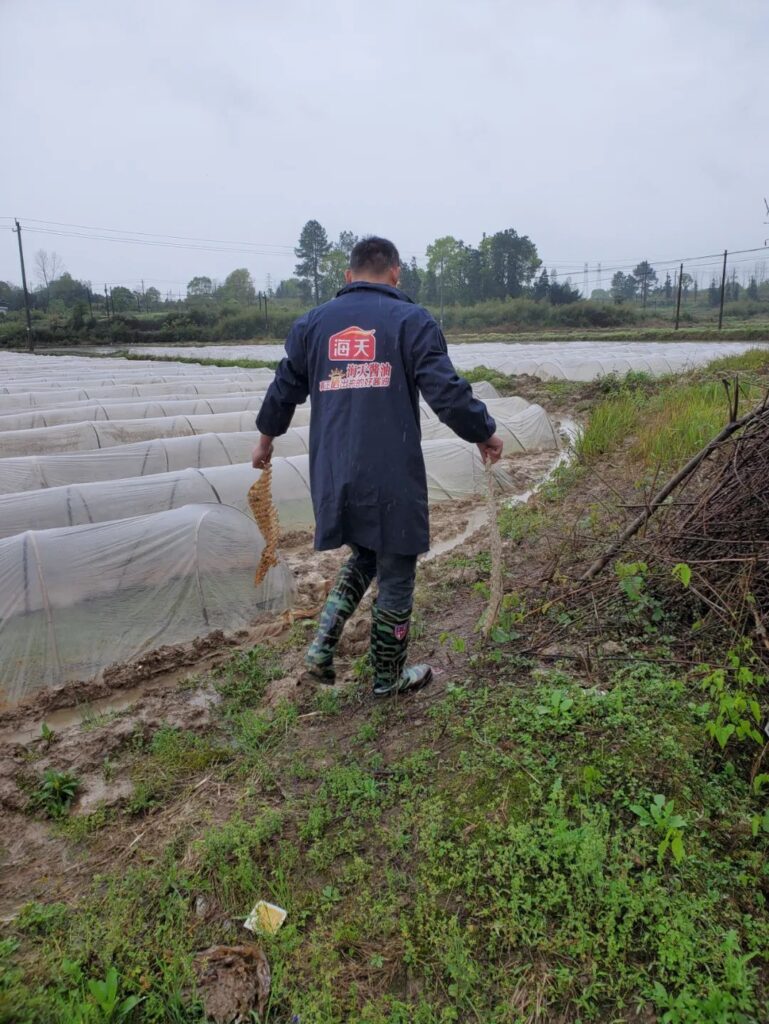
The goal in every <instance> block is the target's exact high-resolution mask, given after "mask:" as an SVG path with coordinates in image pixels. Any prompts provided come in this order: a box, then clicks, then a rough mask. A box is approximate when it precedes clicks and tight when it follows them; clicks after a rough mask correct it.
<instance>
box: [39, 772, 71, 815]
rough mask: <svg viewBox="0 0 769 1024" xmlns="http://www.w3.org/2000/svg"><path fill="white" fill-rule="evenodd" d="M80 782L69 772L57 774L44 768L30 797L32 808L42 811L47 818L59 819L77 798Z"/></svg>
mask: <svg viewBox="0 0 769 1024" xmlns="http://www.w3.org/2000/svg"><path fill="white" fill-rule="evenodd" d="M79 788H80V780H79V779H78V778H77V777H76V776H75V775H72V774H70V772H57V771H55V770H54V769H53V768H46V770H45V771H44V772H43V777H42V779H41V781H40V785H39V786H38V788H37V789H36V790H35V791H34V792H33V794H32V796H31V797H30V803H31V805H32V807H33V808H35V809H38V810H42V811H44V812H45V814H47V815H48V817H49V818H61V817H63V816H64V815H65V814H66V813H67V811H68V810H69V808H70V806H71V804H72V801H73V800H74V799H75V797H76V796H77V791H78V789H79Z"/></svg>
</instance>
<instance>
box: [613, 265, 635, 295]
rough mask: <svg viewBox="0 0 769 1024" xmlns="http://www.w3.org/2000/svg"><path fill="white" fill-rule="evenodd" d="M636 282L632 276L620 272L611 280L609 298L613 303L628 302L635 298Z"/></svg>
mask: <svg viewBox="0 0 769 1024" xmlns="http://www.w3.org/2000/svg"><path fill="white" fill-rule="evenodd" d="M637 292H638V281H636V279H635V278H634V277H633V275H632V274H623V273H622V271H621V270H618V271H617V273H616V274H615V275H614V277H612V279H611V297H612V298H613V299H614V301H615V302H617V303H620V302H628V301H631V300H632V299H634V298H635V297H636V294H637Z"/></svg>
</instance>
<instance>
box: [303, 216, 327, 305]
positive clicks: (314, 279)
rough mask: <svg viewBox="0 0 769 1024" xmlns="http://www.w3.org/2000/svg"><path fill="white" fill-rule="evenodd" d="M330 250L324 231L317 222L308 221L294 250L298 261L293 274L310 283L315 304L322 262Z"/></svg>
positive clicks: (318, 297)
mask: <svg viewBox="0 0 769 1024" xmlns="http://www.w3.org/2000/svg"><path fill="white" fill-rule="evenodd" d="M330 250H331V245H330V243H329V240H328V236H327V235H326V229H325V228H324V227H322V225H321V224H319V223H318V221H317V220H308V221H307V223H306V224H305V226H304V227H303V228H302V233H301V235H300V236H299V245H298V246H297V247H296V249H294V254H295V255H296V257H297V259H298V260H299V262H298V263H297V265H296V270H295V273H296V276H297V277H301V278H304V279H305V280H306V281H309V282H310V283H311V285H312V291H313V295H314V296H315V302H316V304H317V303H318V302H320V286H321V278H322V276H323V271H322V266H321V265H322V261H323V258H324V256H326V255H327V254H328V253H329V251H330Z"/></svg>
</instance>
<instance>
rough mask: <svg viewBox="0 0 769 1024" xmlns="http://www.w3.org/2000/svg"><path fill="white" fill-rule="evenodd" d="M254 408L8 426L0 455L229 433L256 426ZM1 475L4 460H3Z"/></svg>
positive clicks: (298, 419)
mask: <svg viewBox="0 0 769 1024" xmlns="http://www.w3.org/2000/svg"><path fill="white" fill-rule="evenodd" d="M254 420H255V414H254V412H220V413H216V414H215V415H210V416H163V417H160V418H158V419H146V420H111V421H110V420H104V421H102V422H97V423H94V422H88V423H64V424H62V425H61V426H59V427H39V428H37V429H36V430H5V431H3V432H2V433H0V459H4V458H10V457H11V456H15V455H39V454H41V453H44V452H68V451H69V452H79V451H89V450H91V449H93V448H111V447H113V446H114V445H118V444H132V443H134V442H135V441H151V440H152V439H153V438H155V437H189V436H190V435H193V434H218V433H230V432H231V431H235V430H253V429H254ZM293 422H294V423H295V424H296V425H297V426H306V425H307V424H308V423H309V422H310V407H309V406H308V405H301V406H299V407H298V408H297V410H296V413H295V414H294V420H293ZM0 475H2V463H0Z"/></svg>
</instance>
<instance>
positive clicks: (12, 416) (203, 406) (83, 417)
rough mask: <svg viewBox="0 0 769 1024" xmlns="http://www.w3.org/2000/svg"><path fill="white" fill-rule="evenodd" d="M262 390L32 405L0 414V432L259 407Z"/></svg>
mask: <svg viewBox="0 0 769 1024" xmlns="http://www.w3.org/2000/svg"><path fill="white" fill-rule="evenodd" d="M263 398H264V392H263V391H259V390H257V389H256V388H254V389H253V390H252V391H250V392H249V393H246V394H240V395H221V396H214V397H210V398H199V397H196V398H179V399H177V398H155V399H152V400H144V401H136V402H118V401H114V400H112V399H107V400H106V401H100V402H93V401H90V402H76V403H74V404H73V405H71V406H63V407H61V408H52V409H33V410H28V411H27V412H12V413H7V414H5V415H2V414H0V433H2V432H4V431H6V430H35V429H38V428H39V427H56V426H60V425H61V424H62V423H83V422H85V421H96V422H99V421H102V420H140V419H157V418H159V417H162V416H207V415H210V414H212V413H219V412H243V411H244V410H247V409H253V410H255V411H256V410H258V409H259V408H261V405H262V400H263Z"/></svg>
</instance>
